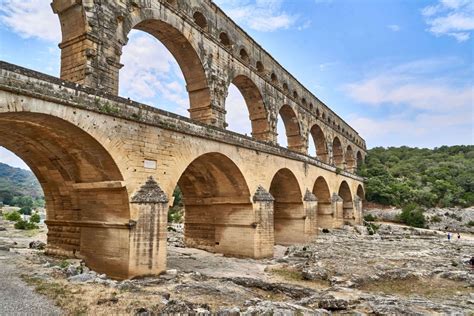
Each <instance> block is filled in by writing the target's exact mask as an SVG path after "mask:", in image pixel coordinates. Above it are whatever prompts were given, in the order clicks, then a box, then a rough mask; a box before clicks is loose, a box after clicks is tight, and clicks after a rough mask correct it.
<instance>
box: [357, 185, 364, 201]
mask: <svg viewBox="0 0 474 316" xmlns="http://www.w3.org/2000/svg"><path fill="white" fill-rule="evenodd" d="M357 196H358V197H359V198H360V199H361V200H362V201H365V191H364V187H363V186H362V184H359V185H358V186H357Z"/></svg>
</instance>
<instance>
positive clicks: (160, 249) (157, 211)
mask: <svg viewBox="0 0 474 316" xmlns="http://www.w3.org/2000/svg"><path fill="white" fill-rule="evenodd" d="M168 201H169V200H168V197H167V196H166V194H165V193H164V192H163V190H162V189H161V188H160V186H159V185H158V183H157V182H156V181H155V180H154V179H153V178H152V177H149V178H148V180H147V181H146V183H145V184H144V185H143V186H142V187H141V188H140V190H139V191H138V192H137V193H136V194H135V195H134V196H133V197H132V204H131V206H132V209H133V212H132V214H134V215H135V216H136V218H135V219H134V220H135V221H136V225H135V226H134V227H133V228H132V229H131V232H130V273H129V274H130V276H138V275H149V274H159V273H161V272H163V271H165V270H166V234H167V224H168Z"/></svg>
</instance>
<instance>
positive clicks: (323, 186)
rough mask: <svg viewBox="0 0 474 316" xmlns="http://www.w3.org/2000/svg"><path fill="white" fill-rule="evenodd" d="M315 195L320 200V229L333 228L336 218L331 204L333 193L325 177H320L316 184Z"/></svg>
mask: <svg viewBox="0 0 474 316" xmlns="http://www.w3.org/2000/svg"><path fill="white" fill-rule="evenodd" d="M313 194H314V195H315V196H316V198H317V199H318V212H317V223H318V227H321V228H332V227H333V221H334V217H333V208H332V204H331V192H330V190H329V185H328V183H327V181H326V179H324V177H323V176H319V177H318V178H317V179H316V181H315V182H314V186H313Z"/></svg>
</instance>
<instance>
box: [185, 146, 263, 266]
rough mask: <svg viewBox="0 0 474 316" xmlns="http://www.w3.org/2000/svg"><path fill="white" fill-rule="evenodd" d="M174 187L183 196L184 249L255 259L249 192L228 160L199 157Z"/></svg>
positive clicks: (211, 154)
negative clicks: (190, 248) (178, 189)
mask: <svg viewBox="0 0 474 316" xmlns="http://www.w3.org/2000/svg"><path fill="white" fill-rule="evenodd" d="M178 186H179V187H180V189H181V192H182V193H183V202H184V207H185V217H184V223H185V243H186V245H187V246H189V247H195V248H201V249H205V250H208V251H212V252H220V253H224V254H228V255H233V256H246V257H254V256H255V253H256V249H255V246H254V243H253V240H254V235H255V233H256V228H255V227H253V226H252V223H253V222H254V216H253V205H252V202H251V197H250V191H249V188H248V186H247V183H246V181H245V179H244V176H243V175H242V173H241V171H240V170H239V168H238V167H237V165H236V164H235V163H234V162H233V161H232V160H231V159H230V158H228V157H227V156H225V155H223V154H220V153H215V152H213V153H207V154H203V155H201V156H199V157H198V158H196V159H194V160H193V161H192V162H191V163H190V164H189V166H188V167H187V168H186V170H185V171H184V172H183V173H182V175H181V177H180V178H179V180H178ZM236 244H240V245H242V246H240V247H236Z"/></svg>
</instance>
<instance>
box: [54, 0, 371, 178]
mask: <svg viewBox="0 0 474 316" xmlns="http://www.w3.org/2000/svg"><path fill="white" fill-rule="evenodd" d="M52 7H53V10H54V11H55V12H56V13H57V14H58V16H59V18H60V20H61V22H62V23H61V25H62V34H63V39H62V43H61V45H60V47H61V48H62V57H61V58H62V63H61V78H63V79H65V80H70V81H74V82H78V83H81V84H85V85H87V86H90V87H94V88H100V89H104V90H105V91H108V92H110V93H113V94H117V93H118V80H119V70H120V68H121V67H122V65H121V64H120V56H121V51H122V47H123V46H124V45H126V43H127V41H128V38H127V36H128V34H129V32H130V30H132V29H138V30H142V31H144V32H147V33H150V34H151V35H153V36H155V37H156V38H157V39H158V40H160V41H161V42H162V43H163V44H164V45H165V46H166V47H167V48H168V49H169V50H170V52H171V53H172V54H173V55H174V57H175V58H176V60H177V62H178V63H179V65H180V66H181V69H182V70H183V75H184V77H185V80H186V85H187V90H188V93H189V99H190V108H189V111H190V117H191V118H192V119H193V120H196V121H199V122H203V123H206V124H211V125H214V126H217V127H221V128H225V127H226V125H227V124H226V121H225V113H226V111H225V99H226V96H227V89H228V87H229V85H230V83H234V84H235V85H236V86H237V87H238V88H239V89H240V91H241V92H242V94H243V95H244V98H245V100H246V103H247V106H248V109H249V114H250V119H251V121H252V135H253V137H254V138H255V139H258V140H262V141H267V142H270V143H273V144H275V143H276V136H277V132H276V126H277V118H278V114H281V116H282V119H283V120H284V122H285V125H286V128H287V137H288V144H289V148H290V149H292V150H295V151H298V152H301V153H306V152H307V148H308V139H309V137H308V135H309V134H310V133H311V132H312V131H313V128H314V127H315V126H317V127H318V128H319V129H320V130H321V133H322V137H323V139H324V140H323V143H319V142H318V141H316V142H317V143H319V144H316V147H318V157H319V158H320V159H321V160H323V161H326V162H329V163H331V164H334V165H337V166H338V167H339V168H341V169H347V170H348V171H350V172H353V171H354V168H355V166H356V163H357V161H360V160H362V159H363V157H364V156H365V141H364V140H363V139H362V138H361V137H360V136H359V135H358V134H357V132H356V131H354V130H353V129H352V128H351V127H350V126H349V125H348V124H347V123H346V122H344V121H343V120H342V119H341V118H340V117H338V116H337V114H335V113H334V112H333V111H331V109H330V108H329V107H327V106H326V105H325V104H324V103H322V102H321V101H320V100H319V99H318V98H317V97H316V96H314V95H313V94H312V93H311V92H310V91H309V90H307V89H306V88H304V87H303V86H302V85H301V84H300V83H299V82H298V81H297V80H296V79H295V78H294V77H293V76H292V75H291V74H290V73H288V72H287V71H286V70H285V69H284V68H283V67H282V66H281V65H280V64H278V62H277V61H276V60H274V59H273V58H272V57H271V56H270V55H269V54H268V53H267V52H266V51H265V50H264V49H263V48H262V47H261V46H260V45H258V44H257V43H256V42H255V41H254V40H253V39H252V38H251V37H250V36H248V34H246V33H245V32H244V31H243V30H242V29H241V28H240V27H239V26H237V25H236V24H235V23H234V22H233V21H232V20H231V19H230V18H229V17H227V16H226V15H225V13H224V12H223V11H222V10H220V9H219V8H218V7H217V6H216V5H215V4H214V3H212V2H211V1H207V0H206V1H202V0H191V1H190V0H186V1H184V0H166V1H165V0H161V1H159V0H142V1H137V0H127V1H120V2H119V1H101V2H100V3H99V2H96V1H82V2H80V1H67V0H54V1H53V4H52ZM293 121H295V122H296V123H291V122H293ZM291 124H293V125H295V126H293V127H292V126H289V125H291ZM313 136H314V135H313ZM336 140H337V142H338V145H337V147H338V148H336V149H335V151H337V152H338V153H337V154H336V155H333V154H332V153H333V151H334V150H333V144H334V143H335V142H336ZM334 158H336V159H337V161H335V159H334Z"/></svg>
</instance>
